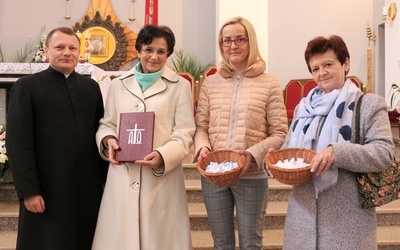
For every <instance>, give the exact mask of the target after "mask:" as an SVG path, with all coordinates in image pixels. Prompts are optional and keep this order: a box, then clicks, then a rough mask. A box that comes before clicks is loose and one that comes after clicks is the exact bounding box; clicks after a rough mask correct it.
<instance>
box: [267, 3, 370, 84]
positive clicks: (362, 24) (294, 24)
mask: <svg viewBox="0 0 400 250" xmlns="http://www.w3.org/2000/svg"><path fill="white" fill-rule="evenodd" d="M372 2H373V0H351V1H348V0H335V1H324V0H303V1H293V0H279V1H275V0H270V1H269V10H270V11H269V36H270V39H269V50H268V53H269V56H268V59H269V73H271V74H273V75H275V76H277V77H278V78H279V80H280V81H281V85H282V86H285V85H286V84H287V83H288V82H289V80H291V79H296V78H297V79H299V78H311V74H310V73H309V72H308V69H307V65H306V63H305V60H304V50H305V48H306V46H307V43H308V41H309V40H311V39H313V38H314V37H316V36H320V35H322V36H329V35H331V34H336V35H339V36H341V37H342V38H343V39H344V41H345V42H346V44H347V47H348V49H349V52H350V61H351V67H350V72H349V75H354V76H357V77H359V78H360V80H361V81H362V82H363V83H365V82H366V49H367V45H368V39H367V38H366V27H367V23H369V24H370V25H371V26H372V25H373V10H372Z"/></svg>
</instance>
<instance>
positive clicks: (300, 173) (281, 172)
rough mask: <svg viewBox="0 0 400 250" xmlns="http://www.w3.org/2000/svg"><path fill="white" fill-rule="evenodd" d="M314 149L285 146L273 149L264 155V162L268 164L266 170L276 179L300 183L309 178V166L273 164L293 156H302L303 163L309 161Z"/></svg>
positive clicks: (310, 174)
mask: <svg viewBox="0 0 400 250" xmlns="http://www.w3.org/2000/svg"><path fill="white" fill-rule="evenodd" d="M315 154H316V153H315V151H313V150H310V149H306V148H286V149H280V150H276V151H273V152H271V153H268V154H267V155H266V156H265V159H264V161H265V164H267V165H268V170H269V171H270V172H271V174H272V175H273V176H274V178H275V179H277V180H278V181H280V182H282V183H285V184H288V185H300V184H303V183H304V182H307V181H308V180H310V179H311V176H312V172H311V171H310V169H311V166H308V167H304V168H296V169H286V168H280V167H277V166H275V164H276V163H277V162H278V161H279V160H281V161H284V160H290V159H292V158H294V159H295V160H297V158H303V159H304V162H305V163H311V160H312V158H313V157H314V156H315Z"/></svg>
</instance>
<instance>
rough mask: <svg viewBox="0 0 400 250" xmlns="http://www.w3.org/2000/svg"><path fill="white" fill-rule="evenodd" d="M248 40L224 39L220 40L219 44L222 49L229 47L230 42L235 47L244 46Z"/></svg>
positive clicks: (243, 38)
mask: <svg viewBox="0 0 400 250" xmlns="http://www.w3.org/2000/svg"><path fill="white" fill-rule="evenodd" d="M248 40H249V39H248V38H247V37H239V38H236V39H229V38H224V39H222V40H221V44H222V46H224V47H230V46H231V45H232V42H234V43H235V44H236V45H237V46H240V45H243V44H245V43H246V42H247V41H248Z"/></svg>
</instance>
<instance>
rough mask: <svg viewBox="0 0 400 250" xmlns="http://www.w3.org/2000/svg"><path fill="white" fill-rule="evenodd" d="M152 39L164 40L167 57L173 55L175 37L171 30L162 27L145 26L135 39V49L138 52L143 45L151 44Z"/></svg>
mask: <svg viewBox="0 0 400 250" xmlns="http://www.w3.org/2000/svg"><path fill="white" fill-rule="evenodd" d="M154 38H164V39H165V41H167V46H168V57H169V56H170V55H172V53H174V47H175V35H174V33H173V32H172V30H171V29H170V28H169V27H167V26H163V25H159V26H156V25H146V26H143V27H142V29H140V32H139V34H138V37H137V39H136V44H135V48H136V50H137V51H138V52H139V51H140V50H141V49H142V47H143V45H148V44H150V43H151V42H153V39H154Z"/></svg>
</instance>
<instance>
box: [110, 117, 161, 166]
mask: <svg viewBox="0 0 400 250" xmlns="http://www.w3.org/2000/svg"><path fill="white" fill-rule="evenodd" d="M153 137H154V112H133V113H121V114H120V121H119V133H118V143H119V147H120V149H119V150H117V152H116V160H117V161H121V162H135V161H136V160H143V159H144V157H146V155H148V154H150V153H151V152H152V151H153Z"/></svg>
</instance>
